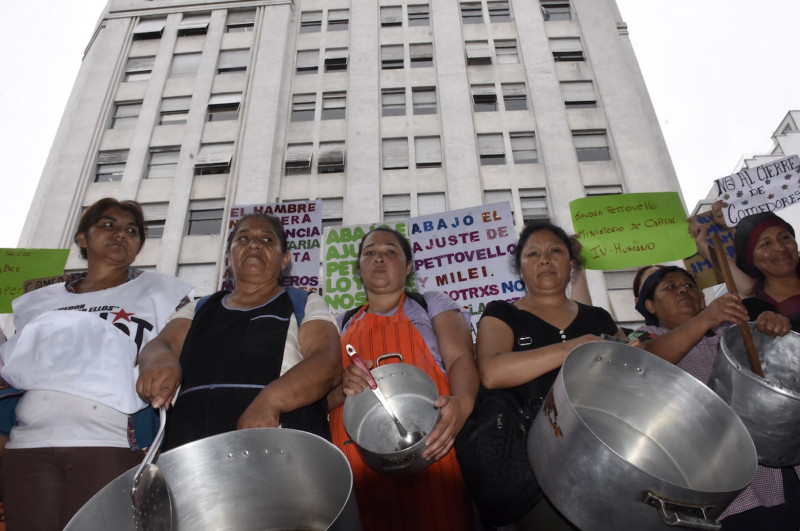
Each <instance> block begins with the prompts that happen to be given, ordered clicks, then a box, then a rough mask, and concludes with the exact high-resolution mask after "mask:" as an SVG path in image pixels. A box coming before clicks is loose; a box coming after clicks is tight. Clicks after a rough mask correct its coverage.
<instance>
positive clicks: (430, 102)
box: [411, 86, 439, 116]
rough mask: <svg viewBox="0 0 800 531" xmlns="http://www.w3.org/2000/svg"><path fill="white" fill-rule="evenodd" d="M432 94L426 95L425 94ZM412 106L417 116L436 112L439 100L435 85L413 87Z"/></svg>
mask: <svg viewBox="0 0 800 531" xmlns="http://www.w3.org/2000/svg"><path fill="white" fill-rule="evenodd" d="M428 94H429V95H430V96H428V97H426V96H425V95H428ZM411 107H412V109H413V113H414V115H415V116H421V115H426V114H436V113H437V112H439V102H438V99H437V97H436V87H435V86H424V87H411Z"/></svg>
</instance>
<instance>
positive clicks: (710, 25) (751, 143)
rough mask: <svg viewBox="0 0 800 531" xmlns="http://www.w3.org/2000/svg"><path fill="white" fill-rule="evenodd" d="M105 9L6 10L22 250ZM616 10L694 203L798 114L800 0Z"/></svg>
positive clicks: (7, 239)
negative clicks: (57, 136) (41, 179)
mask: <svg viewBox="0 0 800 531" xmlns="http://www.w3.org/2000/svg"><path fill="white" fill-rule="evenodd" d="M105 5H106V0H79V1H77V2H63V1H57V0H42V1H38V2H30V1H29V2H13V3H11V2H8V5H6V6H4V8H3V15H4V16H3V17H2V19H1V20H0V29H1V31H0V50H3V52H2V53H0V72H3V79H2V81H1V82H0V102H2V105H0V124H2V127H0V160H3V161H4V167H5V171H4V173H3V175H2V176H0V248H2V247H16V245H17V242H18V240H19V235H20V233H21V231H22V226H23V223H24V221H25V217H26V216H27V212H28V209H29V208H30V204H31V200H32V199H33V195H34V192H35V191H36V185H37V184H38V180H39V176H40V175H41V173H42V170H43V168H44V164H45V162H46V160H47V155H48V153H49V151H50V147H51V145H52V142H53V139H54V137H55V134H56V130H57V128H58V125H59V122H60V121H61V116H62V114H63V112H64V107H65V105H66V103H67V99H68V98H69V94H70V91H71V90H72V85H73V83H74V82H75V78H76V77H77V74H78V70H79V68H80V64H81V59H82V56H83V52H84V50H85V48H86V46H87V45H88V43H89V39H90V38H91V35H92V32H93V31H94V28H95V25H96V23H97V20H98V18H99V16H100V14H101V12H102V11H103V9H104V7H105ZM617 5H618V7H619V10H620V13H621V14H622V19H623V20H624V21H625V22H626V23H627V24H628V31H629V34H630V39H631V42H632V43H633V47H634V51H635V52H636V56H637V59H638V61H639V66H640V68H641V70H642V74H643V76H644V79H645V83H646V84H647V87H648V91H649V93H650V98H651V100H652V102H653V106H654V108H655V110H656V114H657V116H658V121H659V124H660V125H661V129H662V132H663V134H664V138H665V139H666V142H667V146H668V148H669V151H670V155H671V157H672V161H673V164H674V166H675V170H676V173H677V175H678V180H679V182H680V184H681V189H682V191H683V197H684V201H685V202H686V205H687V209H689V210H691V209H693V208H694V206H695V204H696V203H697V201H699V200H700V199H702V198H704V197H705V196H706V194H707V193H708V191H709V189H710V188H711V185H712V182H713V180H714V179H717V178H719V177H723V176H725V175H729V174H731V173H733V172H734V171H735V170H736V169H737V168H738V165H739V161H740V160H741V158H742V156H743V155H751V154H755V153H764V152H766V151H768V150H769V149H770V148H771V146H772V143H771V136H772V133H773V132H774V131H775V129H776V128H777V126H778V124H779V123H780V121H781V120H782V119H783V117H784V116H785V115H786V113H787V112H788V111H790V110H798V109H800V56H798V54H797V50H798V42H799V41H800V39H799V38H798V31H797V27H798V24H800V2H798V1H797V0H760V1H759V2H752V0H692V1H691V2H690V1H689V0H617ZM31 21H35V24H34V23H32V22H31ZM55 52H57V53H55ZM32 246H33V247H35V246H36V245H35V242H33V244H32Z"/></svg>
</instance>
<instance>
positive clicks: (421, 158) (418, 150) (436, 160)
mask: <svg viewBox="0 0 800 531" xmlns="http://www.w3.org/2000/svg"><path fill="white" fill-rule="evenodd" d="M414 166H415V167H416V168H441V167H442V139H441V137H440V136H438V135H421V136H415V137H414Z"/></svg>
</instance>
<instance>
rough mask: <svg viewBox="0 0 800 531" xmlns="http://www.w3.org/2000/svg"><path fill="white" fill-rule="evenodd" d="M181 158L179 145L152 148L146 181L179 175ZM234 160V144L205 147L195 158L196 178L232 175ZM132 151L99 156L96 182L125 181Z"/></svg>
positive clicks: (149, 154)
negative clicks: (200, 176) (232, 161)
mask: <svg viewBox="0 0 800 531" xmlns="http://www.w3.org/2000/svg"><path fill="white" fill-rule="evenodd" d="M179 156H180V147H179V146H165V147H154V148H150V151H149V152H148V158H147V164H146V165H145V170H144V178H145V179H164V178H170V177H174V176H175V172H176V170H177V168H178V158H179ZM232 158H233V142H216V143H208V144H202V145H201V146H200V149H199V150H198V151H197V155H196V156H195V157H194V174H195V175H217V174H225V173H230V168H231V159H232ZM127 160H128V150H126V149H122V150H110V151H101V152H100V153H99V154H98V156H97V165H96V168H95V175H94V182H96V183H103V182H115V181H120V180H122V174H123V173H124V171H125V165H126V163H127Z"/></svg>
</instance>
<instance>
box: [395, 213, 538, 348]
mask: <svg viewBox="0 0 800 531" xmlns="http://www.w3.org/2000/svg"><path fill="white" fill-rule="evenodd" d="M409 238H410V240H411V247H412V250H413V251H414V269H415V271H416V277H417V287H418V290H419V291H420V292H425V291H430V290H433V291H443V292H445V293H447V294H448V295H449V296H450V298H451V299H453V300H454V301H456V302H457V303H458V304H459V305H461V306H462V307H463V308H464V309H465V310H468V311H469V313H470V315H471V317H472V329H473V334H474V333H475V330H476V329H477V322H478V319H480V316H481V314H482V313H483V310H484V308H485V306H486V304H488V303H489V302H491V301H493V300H495V299H507V300H516V299H518V298H520V297H521V296H522V294H523V292H524V290H525V287H524V285H523V284H522V281H521V280H520V279H519V277H518V276H517V275H515V274H514V273H513V272H512V270H511V268H510V263H511V259H512V257H513V255H514V249H515V247H516V232H515V230H514V224H513V218H512V216H511V208H510V207H509V205H508V203H493V204H490V205H480V206H476V207H472V208H465V209H461V210H452V211H449V212H443V213H440V214H431V215H428V216H420V217H415V218H411V219H410V220H409Z"/></svg>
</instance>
